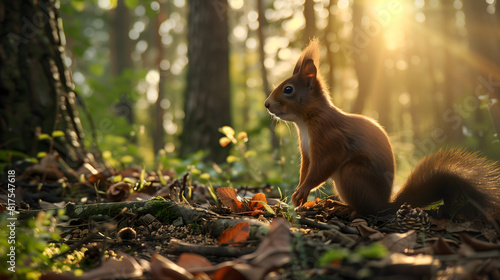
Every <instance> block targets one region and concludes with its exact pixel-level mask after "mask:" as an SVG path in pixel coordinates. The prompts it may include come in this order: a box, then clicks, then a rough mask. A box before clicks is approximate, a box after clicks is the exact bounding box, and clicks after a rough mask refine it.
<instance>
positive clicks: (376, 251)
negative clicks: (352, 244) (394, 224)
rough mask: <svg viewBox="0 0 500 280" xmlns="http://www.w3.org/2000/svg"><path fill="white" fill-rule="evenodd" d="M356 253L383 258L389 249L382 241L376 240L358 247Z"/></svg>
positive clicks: (369, 257) (367, 256)
mask: <svg viewBox="0 0 500 280" xmlns="http://www.w3.org/2000/svg"><path fill="white" fill-rule="evenodd" d="M356 253H358V254H359V255H360V256H362V257H363V258H367V259H381V258H384V257H385V256H387V254H388V251H387V248H386V247H385V246H384V245H382V244H381V243H379V242H374V243H372V244H370V245H368V246H364V247H360V248H358V249H357V250H356Z"/></svg>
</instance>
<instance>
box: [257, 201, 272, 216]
mask: <svg viewBox="0 0 500 280" xmlns="http://www.w3.org/2000/svg"><path fill="white" fill-rule="evenodd" d="M252 202H258V203H260V204H262V205H263V206H264V208H265V209H266V211H267V212H268V213H270V214H272V215H276V213H275V212H274V210H273V208H271V206H269V204H267V203H265V202H264V201H260V200H252Z"/></svg>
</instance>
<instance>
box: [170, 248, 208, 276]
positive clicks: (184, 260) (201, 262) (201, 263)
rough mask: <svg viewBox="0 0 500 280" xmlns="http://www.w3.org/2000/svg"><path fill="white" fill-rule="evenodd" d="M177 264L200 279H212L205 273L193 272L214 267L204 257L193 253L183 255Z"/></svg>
mask: <svg viewBox="0 0 500 280" xmlns="http://www.w3.org/2000/svg"><path fill="white" fill-rule="evenodd" d="M177 264H178V265H180V266H182V267H184V268H185V269H186V270H187V271H189V272H190V273H192V274H193V275H194V276H196V277H198V278H199V279H210V277H209V276H208V274H206V273H205V272H195V273H193V272H192V269H195V270H196V271H199V270H200V268H211V267H212V263H211V262H210V261H209V260H207V259H206V258H205V257H204V256H201V255H198V254H193V253H182V254H181V255H180V256H179V259H178V260H177Z"/></svg>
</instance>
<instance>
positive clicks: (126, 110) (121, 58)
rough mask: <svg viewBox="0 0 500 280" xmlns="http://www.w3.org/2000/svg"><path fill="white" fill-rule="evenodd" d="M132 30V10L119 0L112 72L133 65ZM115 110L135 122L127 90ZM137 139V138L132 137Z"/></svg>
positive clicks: (113, 27) (113, 13) (113, 21)
mask: <svg viewBox="0 0 500 280" xmlns="http://www.w3.org/2000/svg"><path fill="white" fill-rule="evenodd" d="M129 31H130V11H129V10H128V8H127V6H126V5H125V1H124V0H118V2H117V5H116V8H115V9H114V10H112V11H111V32H110V34H111V36H110V37H111V41H110V42H111V48H112V49H111V62H112V64H111V65H112V66H111V69H112V73H113V75H114V76H119V75H121V74H122V73H123V71H124V70H125V69H128V68H131V67H132V59H131V57H130V55H131V53H132V46H131V40H130V38H129V35H128V33H129ZM114 110H115V111H116V114H117V115H118V116H123V117H125V118H126V119H127V121H128V123H129V124H133V123H134V121H135V120H134V110H133V103H132V101H131V100H130V98H129V97H128V96H127V93H126V92H123V93H121V96H120V100H119V101H118V102H116V104H115V108H114ZM131 140H132V141H135V138H132V139H131Z"/></svg>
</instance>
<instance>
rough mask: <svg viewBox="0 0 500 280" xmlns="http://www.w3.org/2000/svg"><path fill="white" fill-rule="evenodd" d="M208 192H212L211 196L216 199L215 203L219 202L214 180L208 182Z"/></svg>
mask: <svg viewBox="0 0 500 280" xmlns="http://www.w3.org/2000/svg"><path fill="white" fill-rule="evenodd" d="M208 192H209V193H210V196H212V198H213V199H214V200H215V204H218V203H219V200H218V199H217V196H216V195H215V190H214V186H213V185H212V182H209V183H208Z"/></svg>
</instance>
